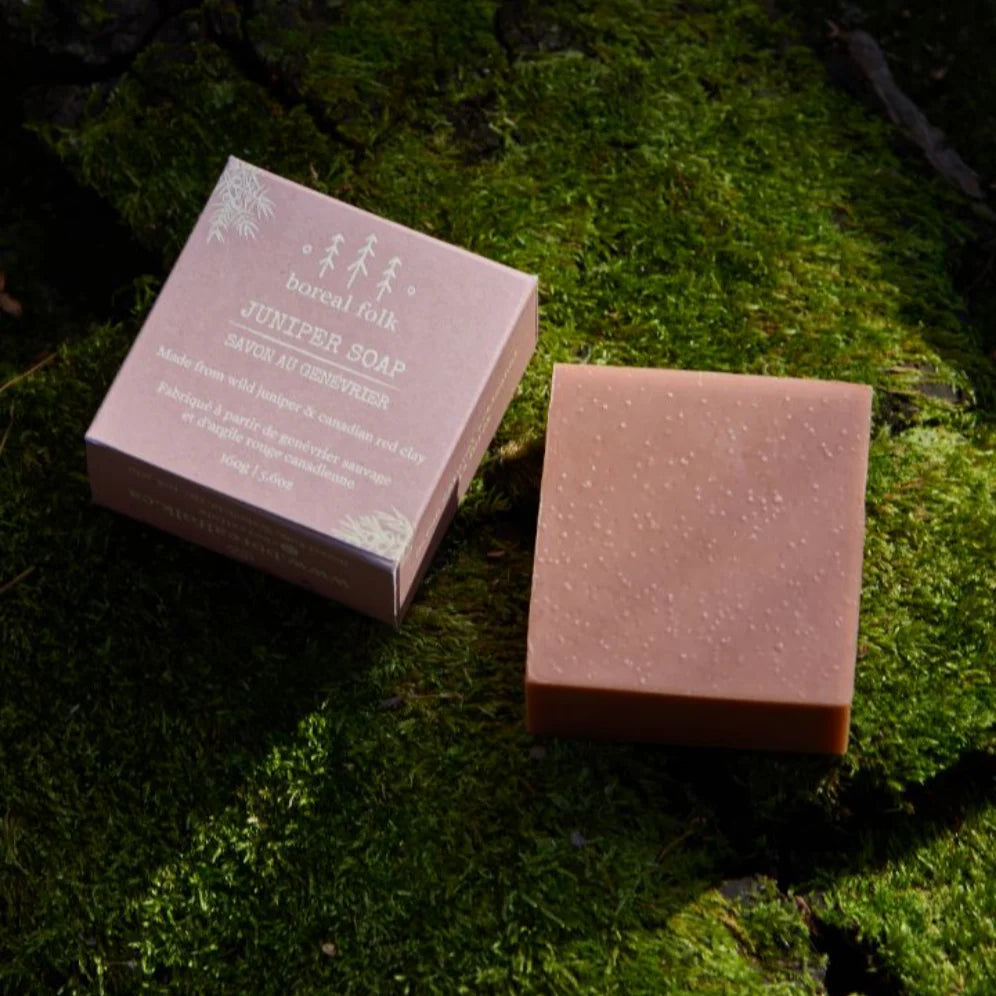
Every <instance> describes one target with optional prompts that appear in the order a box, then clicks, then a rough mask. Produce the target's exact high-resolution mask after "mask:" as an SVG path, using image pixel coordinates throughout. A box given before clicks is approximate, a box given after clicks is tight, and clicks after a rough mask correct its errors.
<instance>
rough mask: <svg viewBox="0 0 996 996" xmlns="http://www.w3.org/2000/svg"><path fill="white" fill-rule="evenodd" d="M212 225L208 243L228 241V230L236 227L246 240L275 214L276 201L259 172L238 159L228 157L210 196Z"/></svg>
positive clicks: (253, 236)
mask: <svg viewBox="0 0 996 996" xmlns="http://www.w3.org/2000/svg"><path fill="white" fill-rule="evenodd" d="M211 206H212V207H213V208H214V211H213V212H212V214H211V225H210V228H209V229H208V237H207V240H208V242H212V241H214V240H215V239H217V240H218V241H219V242H224V241H225V233H226V232H227V231H228V230H229V228H234V229H235V231H236V233H237V234H238V235H240V236H241V237H242V238H244V239H254V238H256V234H257V233H258V232H259V222H260V221H262V219H264V218H270V217H272V216H273V201H271V200H270V198H269V197H268V196H267V188H266V187H264V186H263V183H262V180H261V179H260V171H259V170H258V169H256V167H255V166H250V165H249V164H248V163H244V162H242V161H241V160H238V159H229V161H228V165H227V166H226V167H225V172H224V173H222V175H221V179H220V180H219V181H218V185H217V186H216V187H215V189H214V194H213V195H212V197H211Z"/></svg>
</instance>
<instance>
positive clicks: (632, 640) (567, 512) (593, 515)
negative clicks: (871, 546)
mask: <svg viewBox="0 0 996 996" xmlns="http://www.w3.org/2000/svg"><path fill="white" fill-rule="evenodd" d="M870 402H871V389H870V388H869V387H866V386H864V385H862V384H843V383H835V382H827V381H818V380H798V379H789V378H776V377H754V376H744V375H738V374H722V373H694V372H689V371H680V370H645V369H623V368H612V367H594V366H557V367H556V368H555V370H554V379H553V394H552V398H551V402H550V419H549V426H548V430H547V442H546V454H545V458H544V464H543V484H542V494H541V500H540V516H539V528H538V533H537V538H536V561H535V567H534V573H533V590H532V603H531V607H530V616H529V649H528V662H527V674H526V700H527V714H528V723H529V727H530V729H531V730H533V731H534V732H537V733H562V734H574V735H593V736H606V737H614V738H619V739H634V740H657V741H664V742H670V743H688V744H707V745H714V746H729V747H757V748H768V749H781V750H802V751H823V752H829V753H841V752H843V751H844V749H845V747H846V745H847V737H848V729H849V719H850V706H851V697H852V694H853V688H854V664H855V646H856V643H857V632H858V602H859V597H860V593H861V562H862V546H863V540H864V494H865V476H866V471H867V461H868V434H869V418H870Z"/></svg>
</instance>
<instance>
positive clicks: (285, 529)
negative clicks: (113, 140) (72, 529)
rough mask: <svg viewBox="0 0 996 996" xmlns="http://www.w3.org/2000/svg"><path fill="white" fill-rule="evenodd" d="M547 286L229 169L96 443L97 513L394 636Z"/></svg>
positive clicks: (281, 183)
mask: <svg viewBox="0 0 996 996" xmlns="http://www.w3.org/2000/svg"><path fill="white" fill-rule="evenodd" d="M536 332H537V281H536V278H535V277H533V276H530V275H527V274H524V273H520V272H518V271H516V270H512V269H510V268H508V267H506V266H502V265H500V264H498V263H495V262H492V261H490V260H487V259H484V258H482V257H480V256H476V255H474V254H472V253H470V252H467V251H465V250H462V249H459V248H456V247H454V246H450V245H447V244H445V243H443V242H440V241H438V240H436V239H433V238H430V237H428V236H425V235H421V234H419V233H417V232H414V231H411V230H410V229H407V228H404V227H403V226H401V225H398V224H394V223H392V222H390V221H386V220H384V219H382V218H379V217H377V216H375V215H372V214H369V213H367V212H365V211H361V210H358V209H357V208H354V207H351V206H349V205H346V204H343V203H341V202H339V201H336V200H334V199H332V198H330V197H326V196H324V195H322V194H319V193H316V192H315V191H312V190H309V189H307V188H304V187H301V186H298V185H297V184H294V183H292V182H290V181H288V180H285V179H282V178H281V177H278V176H275V175H273V174H272V173H267V172H266V171H264V170H261V169H258V168H256V167H254V166H250V165H249V164H248V163H244V162H242V161H240V160H238V159H234V158H233V159H230V160H229V161H228V164H227V166H226V168H225V171H224V173H223V174H222V176H221V179H220V180H219V181H218V185H217V187H216V188H215V190H214V193H213V194H212V196H211V198H210V200H209V202H208V204H207V206H206V208H205V209H204V211H203V213H202V214H201V216H200V218H199V220H198V222H197V224H196V226H195V227H194V230H193V232H192V233H191V235H190V238H189V239H188V241H187V244H186V246H185V247H184V249H183V252H182V253H181V254H180V257H179V259H178V260H177V263H176V266H175V267H174V269H173V271H172V273H171V274H170V276H169V279H168V280H167V281H166V284H165V286H164V287H163V290H162V292H161V294H160V295H159V298H158V300H157V301H156V304H155V306H154V307H153V309H152V311H151V313H150V314H149V317H148V319H147V321H146V323H145V325H144V327H143V329H142V331H141V333H140V334H139V336H138V338H137V339H136V341H135V344H134V346H133V347H132V349H131V351H130V353H129V354H128V357H127V358H126V360H125V362H124V364H123V366H122V367H121V370H120V372H119V373H118V375H117V377H116V379H115V381H114V383H113V385H112V387H111V389H110V391H109V392H108V394H107V397H106V398H105V400H104V402H103V404H102V405H101V408H100V411H99V412H98V413H97V416H96V418H95V419H94V421H93V424H92V425H91V426H90V429H89V431H88V432H87V436H86V449H87V463H88V469H89V475H90V483H91V487H92V490H93V495H94V498H95V500H96V501H97V502H99V503H100V504H102V505H105V506H107V507H109V508H112V509H115V510H117V511H119V512H123V513H125V514H127V515H130V516H132V517H134V518H136V519H140V520H142V521H144V522H147V523H150V524H152V525H155V526H158V527H160V528H162V529H165V530H168V531H169V532H171V533H174V534H176V535H178V536H182V537H184V538H186V539H189V540H193V541H194V542H197V543H200V544H201V545H203V546H206V547H209V548H211V549H213V550H217V551H219V552H221V553H224V554H226V555H228V556H231V557H234V558H235V559H238V560H241V561H245V562H247V563H251V564H255V565H257V566H258V567H260V568H262V569H264V570H266V571H269V572H271V573H273V574H275V575H278V576H280V577H283V578H286V579H287V580H290V581H293V582H295V583H297V584H300V585H303V586H305V587H307V588H310V589H312V590H314V591H316V592H318V593H320V594H322V595H326V596H328V597H331V598H334V599H336V600H337V601H340V602H343V603H345V604H346V605H349V606H352V607H353V608H355V609H358V610H360V611H362V612H365V613H367V614H369V615H371V616H374V617H376V618H378V619H382V620H385V621H387V622H390V623H394V624H397V623H398V622H400V620H401V618H402V616H403V614H404V611H405V609H406V607H407V605H408V604H409V602H410V600H411V598H412V596H413V594H414V591H415V588H416V586H417V583H418V580H419V578H420V577H421V575H422V573H423V572H424V570H425V567H426V565H427V562H428V560H429V557H430V555H431V553H432V551H433V549H434V547H435V545H436V544H437V543H438V541H439V539H440V537H441V536H442V534H443V532H444V531H445V529H446V526H447V524H448V523H449V521H450V520H451V518H452V517H453V514H454V512H455V510H456V507H457V504H458V502H459V500H460V499H461V498H462V496H463V494H464V492H465V491H466V489H467V486H468V484H469V482H470V480H471V478H472V477H473V475H474V472H475V471H476V469H477V466H478V464H479V463H480V460H481V458H482V456H483V454H484V451H485V449H486V447H487V445H488V443H489V442H490V440H491V438H492V436H493V434H494V432H495V430H496V428H497V426H498V423H499V421H500V420H501V417H502V415H503V414H504V411H505V409H506V406H507V405H508V403H509V401H510V400H511V398H512V395H513V393H514V392H515V389H516V386H517V384H518V382H519V379H520V378H521V376H522V374H523V371H524V370H525V367H526V364H527V363H528V361H529V358H530V356H531V354H532V351H533V349H534V347H535V342H536Z"/></svg>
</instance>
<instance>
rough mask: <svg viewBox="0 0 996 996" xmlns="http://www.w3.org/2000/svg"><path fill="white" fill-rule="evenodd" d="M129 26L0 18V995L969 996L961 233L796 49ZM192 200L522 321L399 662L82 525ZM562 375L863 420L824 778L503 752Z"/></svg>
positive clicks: (978, 483)
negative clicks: (737, 397)
mask: <svg viewBox="0 0 996 996" xmlns="http://www.w3.org/2000/svg"><path fill="white" fill-rule="evenodd" d="M141 6H142V5H135V4H128V3H110V4H106V5H102V4H97V3H86V4H79V5H65V4H51V5H48V4H44V3H41V2H38V0H32V2H30V3H20V2H18V3H3V4H0V25H2V28H0V65H2V66H3V68H2V69H0V76H2V79H0V85H2V86H3V87H5V88H6V89H7V93H6V94H5V95H4V96H5V103H6V105H7V107H8V112H7V116H6V119H5V120H4V122H3V124H2V125H0V176H2V178H3V182H2V183H0V266H2V267H3V268H4V269H5V270H6V272H7V284H8V288H7V289H8V291H9V292H10V293H11V294H12V295H15V296H16V297H17V298H18V299H19V300H20V301H21V303H22V304H23V306H24V315H23V317H21V318H20V319H17V320H15V319H14V318H13V317H11V316H9V315H6V314H0V385H2V386H0V440H2V442H0V450H2V452H0V991H2V992H4V993H36V992H37V993H46V992H57V991H58V992H67V993H74V992H107V993H129V992H155V993H166V992H203V993H228V992H231V993H275V994H277V993H279V994H283V993H393V992H399V993H406V992H410V993H415V994H418V993H436V992H438V993H469V994H476V993H506V992H522V993H593V994H602V993H620V994H628V993H675V994H677V993H715V994H721V993H723V994H725V993H733V994H739V993H746V994H750V993H775V994H785V996H788V994H823V993H828V994H830V996H836V994H842V993H848V992H852V991H854V992H863V993H867V994H870V996H871V994H937V996H941V994H949V993H966V994H969V993H971V994H978V996H988V994H992V993H994V992H996V927H994V921H996V874H994V872H996V791H994V775H996V760H994V758H996V753H994V748H996V742H994V736H993V730H994V717H996V699H994V692H993V663H994V659H996V426H994V411H996V408H994V405H996V376H994V375H996V369H994V365H993V360H992V359H991V358H990V357H989V356H988V353H989V352H990V350H991V349H992V347H993V345H994V340H993V336H992V329H993V324H992V319H991V317H990V316H991V314H992V313H991V312H987V310H986V309H985V308H984V307H980V306H979V302H980V300H983V301H984V299H985V294H986V293H991V291H987V287H991V277H990V276H987V274H989V272H990V270H991V263H992V258H991V254H992V252H993V250H992V243H993V235H992V229H991V227H989V225H990V223H989V222H986V221H985V220H980V216H979V212H978V209H974V210H973V207H972V205H971V204H969V202H968V201H967V200H965V199H964V198H963V197H962V195H960V194H959V193H957V192H956V191H954V190H953V189H949V188H948V187H947V186H946V185H945V183H944V181H943V180H941V179H939V178H936V177H935V176H934V175H933V174H932V173H931V171H930V168H929V166H927V164H926V163H925V162H924V161H923V160H922V159H921V157H920V156H919V153H918V152H917V151H916V150H915V149H914V148H913V147H912V145H911V144H909V143H907V142H906V141H905V140H904V139H903V138H902V137H901V136H900V135H899V134H898V132H897V131H896V130H894V129H893V128H892V127H891V126H890V125H889V124H887V123H886V122H885V121H883V120H880V119H879V117H878V116H877V115H876V114H875V113H874V111H873V109H872V108H871V107H869V106H868V105H867V104H866V103H862V102H861V101H860V100H857V99H855V96H854V94H853V93H849V92H847V91H845V90H842V89H841V88H839V87H837V86H835V85H834V84H833V83H832V82H831V80H830V79H829V78H828V73H827V68H826V65H825V64H824V61H823V58H822V57H823V55H824V54H826V53H825V52H824V50H823V49H822V48H821V44H820V43H819V42H816V43H814V44H808V43H807V40H808V41H811V40H812V33H813V32H815V34H816V35H818V34H819V33H820V24H819V22H818V21H817V22H815V27H814V21H813V14H812V12H811V11H808V10H807V8H806V7H805V6H804V5H799V6H798V7H796V8H793V11H794V13H793V19H786V18H785V16H784V15H785V8H784V6H782V7H781V8H780V13H779V12H775V11H774V5H773V4H762V3H754V2H746V0H742V2H741V0H705V2H702V3H697V4H694V5H692V4H683V3H674V2H664V0H661V2H655V3H640V2H636V0H558V2H555V3H546V4H539V3H527V2H525V0H508V2H503V3H496V2H488V0H421V2H416V3H411V2H403V0H381V2H364V0H351V2H348V3H319V2H305V0H302V2H292V3H277V2H270V0H256V2H255V3H252V4H251V5H236V4H235V3H233V2H230V0H206V2H203V3H191V2H187V3H171V4H160V5H155V4H150V5H147V6H148V7H149V8H152V9H154V10H155V11H156V12H157V13H156V16H155V17H154V18H145V19H144V20H142V21H141V23H140V24H137V25H136V24H133V23H132V22H131V21H128V18H129V17H132V15H133V14H134V10H135V8H136V7H141ZM920 6H921V7H923V6H924V5H920ZM963 6H965V7H966V9H968V8H970V7H972V5H971V4H964V5H963ZM879 7H880V11H879V14H878V16H880V17H882V18H885V17H886V16H887V15H889V16H891V13H890V12H891V11H892V8H895V7H897V5H896V4H891V5H890V4H881V5H879ZM904 9H905V10H907V13H906V14H905V15H902V16H903V17H905V18H906V20H902V21H901V27H902V30H903V31H905V32H906V35H904V36H903V38H904V39H906V40H907V41H908V40H909V37H910V35H911V32H913V31H914V26H911V23H912V22H911V21H910V20H909V18H910V16H911V15H910V13H909V5H905V6H904ZM918 11H919V8H917V7H916V5H914V6H913V15H912V16H914V17H915V16H918ZM67 12H68V13H67ZM895 16H896V17H897V18H899V17H900V14H899V13H896V15H895ZM932 16H933V15H932ZM132 20H134V18H133V17H132ZM125 22H127V23H125ZM897 23H899V22H897ZM987 23H991V22H987ZM123 25H124V26H123ZM126 28H127V30H125V29H126ZM930 30H931V31H933V30H934V28H933V27H931V29H930ZM938 30H940V29H939V28H938ZM80 37H85V38H89V39H96V40H95V41H92V43H90V42H88V43H87V44H85V45H81V44H79V43H78V39H79V38H80ZM904 44H905V42H904ZM909 44H910V45H912V44H913V43H912V42H909ZM955 44H956V42H951V43H950V45H951V46H953V45H955ZM966 44H967V42H966ZM115 46H117V47H115ZM917 51H922V49H918V50H917ZM900 54H901V53H900ZM986 58H988V56H986ZM908 64H909V66H911V67H912V68H913V71H914V72H919V70H918V69H917V65H918V64H917V63H916V62H915V60H910V61H909V63H908ZM952 64H953V65H955V66H957V65H958V63H957V60H953V61H952ZM953 71H955V72H956V70H953ZM3 74H6V75H3ZM918 78H919V77H918ZM966 92H967V91H966ZM967 99H969V100H971V99H972V96H971V95H969V96H968V98H967ZM954 103H955V102H954V101H953V99H951V100H949V104H950V105H952V106H953V104H954ZM934 106H936V107H939V108H940V109H941V110H942V111H943V108H944V107H945V106H947V105H945V104H944V103H943V101H942V102H940V103H936V102H935V105H934ZM940 123H943V122H940ZM974 124H978V122H977V121H975V122H973V125H974ZM964 134H965V141H966V142H968V143H969V145H968V147H967V148H962V149H961V151H962V154H963V155H964V156H965V157H966V158H971V156H970V154H971V153H973V152H974V153H975V154H976V156H977V157H982V158H983V159H984V158H985V157H986V156H987V155H988V154H989V152H990V147H989V146H987V145H986V142H991V134H989V133H986V134H984V135H983V134H981V132H980V133H979V135H976V134H975V132H973V131H972V129H971V128H969V129H968V130H967V131H966V132H965V133H964ZM973 136H975V137H974V138H973ZM980 136H981V137H980ZM976 138H977V139H978V142H977V144H974V145H973V144H972V143H973V142H974V141H975V139H976ZM229 153H235V154H237V155H239V156H241V157H243V158H245V159H248V160H250V161H251V162H254V163H257V164H258V165H261V166H264V167H266V168H268V169H271V170H273V171H275V172H278V173H282V174H284V175H287V176H289V177H291V178H292V179H294V180H297V181H300V182H302V183H305V184H307V185H309V186H312V187H314V188H316V189H318V190H321V191H324V192H326V193H329V194H332V195H335V196H337V197H340V198H343V199H345V200H347V201H349V202H351V203H355V204H357V205H360V206H362V207H364V208H367V209H369V210H371V211H374V212H377V213H380V214H383V215H385V216H387V217H389V218H392V219H395V220H397V221H400V222H403V223H405V224H408V225H411V226H413V227H415V228H417V229H420V230H422V231H426V232H429V233H432V234H435V235H437V236H439V237H441V238H444V239H446V240H448V241H451V242H455V243H457V244H460V245H463V246H466V247H468V248H470V249H472V250H474V251H476V252H479V253H482V254H484V255H487V256H490V257H492V258H495V259H498V260H501V261H503V262H505V263H508V264H510V265H512V266H515V267H518V268H521V269H524V270H527V271H530V272H534V273H537V274H538V275H539V278H540V287H541V334H540V339H539V345H538V349H537V352H536V355H535V358H534V359H533V361H532V363H531V365H530V367H529V369H528V371H527V373H526V376H525V378H524V380H523V382H522V385H521V388H520V390H519V392H518V394H517V396H516V398H515V400H514V401H513V403H512V405H511V407H510V409H509V411H508V413H507V415H506V417H505V419H504V421H503V422H502V425H501V428H500V430H499V432H498V436H497V438H496V440H495V442H494V444H493V445H492V447H491V448H490V450H489V452H488V455H487V457H486V459H485V462H484V465H483V466H482V469H481V472H480V473H479V474H478V476H477V478H476V479H475V481H474V483H473V485H472V487H471V489H470V492H469V494H468V496H467V499H466V501H465V502H464V504H463V506H462V507H461V509H460V511H459V513H458V516H457V519H456V521H455V523H454V525H453V527H452V528H451V530H450V531H449V533H448V535H447V537H446V539H445V541H444V543H443V545H442V547H441V549H440V551H439V553H438V554H437V556H436V558H435V560H434V562H433V565H432V568H431V570H430V573H429V575H428V577H427V579H426V581H425V582H424V584H423V585H422V587H421V589H420V592H419V594H418V597H417V598H416V600H415V603H414V605H413V607H412V610H411V614H410V616H409V618H408V620H407V621H406V622H405V624H404V625H403V626H402V627H401V628H400V629H399V630H398V631H393V630H391V629H389V628H387V627H385V626H383V625H381V624H378V623H374V622H372V621H369V620H367V619H365V618H363V617H360V616H358V615H357V614H355V613H353V612H350V611H348V610H346V609H343V608H341V607H338V606H336V605H335V604H332V603H329V602H326V601H323V600H320V599H318V598H316V597H314V596H312V595H309V594H307V593H305V592H304V591H301V590H298V589H295V588H292V587H290V586H288V585H286V584H284V583H282V582H280V581H277V580H275V579H272V578H270V577H267V576H264V575H262V574H259V573H257V572H255V571H253V570H252V569H250V568H247V567H243V566H240V565H238V564H235V563H233V562H230V561H227V560H225V559H223V558H222V557H219V556H216V555H214V554H211V553H208V552H205V551H203V550H200V549H198V548H196V547H193V546H191V545H188V544H186V543H184V542H182V541H180V540H177V539H174V538H172V537H170V536H168V535H165V534H162V533H159V532H156V531H154V530H152V529H149V528H146V527H145V526H142V525H140V524H138V523H135V522H132V521H129V520H126V519H124V518H121V517H119V516H116V515H114V514H112V513H110V512H107V511H105V510H103V509H100V508H97V507H95V506H94V505H93V504H92V503H91V500H90V497H89V490H88V485H87V479H86V473H85V463H84V454H83V445H82V443H83V433H84V431H85V429H86V427H87V425H88V423H89V420H90V419H91V417H92V416H93V414H94V413H95V411H96V408H97V406H98V404H99V402H100V400H101V398H102V396H103V393H104V392H105V390H106V389H107V387H108V385H109V383H110V380H111V378H112V377H113V375H114V373H115V371H116V369H117V367H118V365H119V364H120V363H121V361H122V359H123V357H124V356H125V353H126V352H127V350H128V347H129V344H130V343H131V341H132V340H133V339H134V337H135V335H136V333H137V331H138V329H139V328H140V325H141V321H142V317H143V315H144V313H145V311H146V310H147V309H148V307H149V305H150V303H151V301H152V300H153V299H154V295H155V292H156V289H157V287H158V286H159V284H160V283H161V281H162V279H163V277H164V275H165V274H166V273H167V272H168V268H169V265H170V263H171V261H172V259H173V258H174V257H175V255H176V253H177V252H178V249H179V247H180V246H181V245H182V244H183V241H184V239H185V237H186V233H187V232H188V230H189V228H190V226H191V225H192V223H193V221H194V219H195V217H196V215H197V213H198V211H199V209H200V207H201V206H202V204H203V202H204V200H205V198H206V197H207V195H208V194H209V192H210V190H211V188H212V185H213V183H214V180H215V178H216V177H217V175H218V173H219V172H220V170H221V168H222V166H223V164H224V161H225V158H226V156H227V155H228V154H229ZM975 165H976V167H977V168H978V169H980V170H984V169H985V167H986V163H985V162H979V161H977V162H976V163H975ZM989 165H990V166H992V165H993V163H992V162H991V161H990V163H989ZM555 362H589V363H613V364H631V365H652V366H668V367H686V368H698V369H706V370H728V371H742V372H751V373H765V374H774V375H790V376H801V377H823V378H836V379H843V380H853V381H862V382H866V383H869V384H871V385H873V387H874V389H875V402H874V427H873V438H872V441H871V457H870V469H869V484H868V498H867V513H868V525H867V544H866V556H865V569H864V587H863V595H862V616H861V631H860V638H859V647H858V662H857V685H856V692H855V700H854V714H853V730H852V741H851V747H850V750H849V752H848V754H847V755H846V757H844V758H843V759H820V758H811V757H783V756H771V755H764V754H754V753H751V752H741V753H735V752H719V751H696V750H681V749H672V748H663V747H652V746H635V745H624V744H622V745H620V744H596V743H587V742H580V741H569V740H563V741H540V740H536V739H534V738H531V737H530V736H528V735H527V734H526V733H525V731H524V728H523V690H522V672H523V663H524V650H525V628H526V614H527V607H528V600H529V587H530V571H531V563H532V543H533V536H534V528H535V516H536V507H537V496H538V488H539V474H540V466H541V454H542V442H543V436H544V422H545V412H546V406H547V402H548V391H549V383H550V373H551V368H552V365H553V364H554V363H555Z"/></svg>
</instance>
